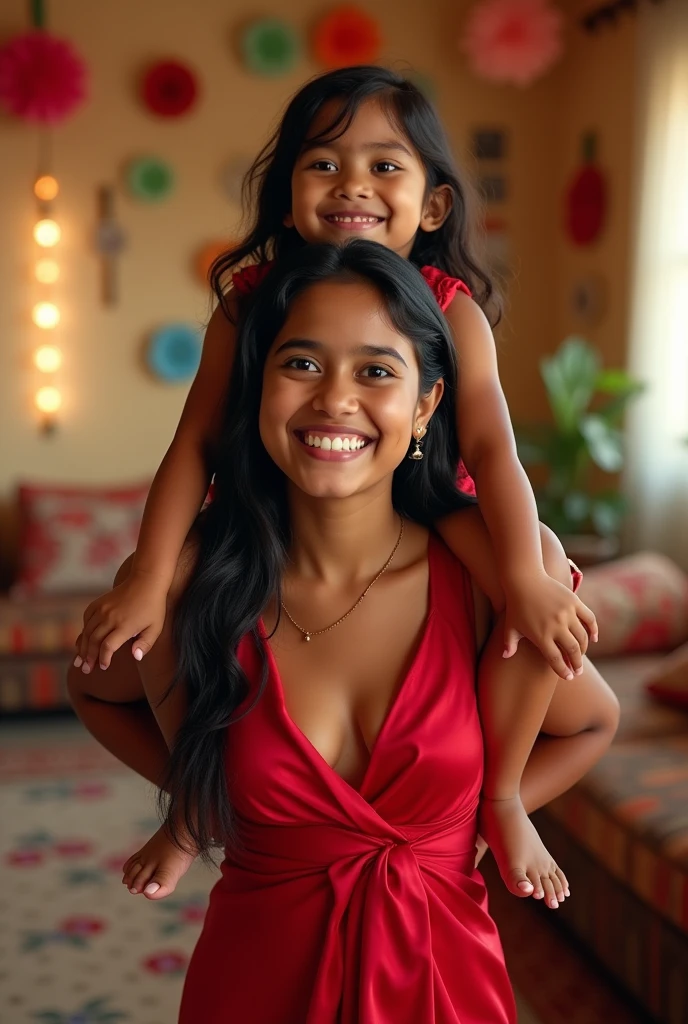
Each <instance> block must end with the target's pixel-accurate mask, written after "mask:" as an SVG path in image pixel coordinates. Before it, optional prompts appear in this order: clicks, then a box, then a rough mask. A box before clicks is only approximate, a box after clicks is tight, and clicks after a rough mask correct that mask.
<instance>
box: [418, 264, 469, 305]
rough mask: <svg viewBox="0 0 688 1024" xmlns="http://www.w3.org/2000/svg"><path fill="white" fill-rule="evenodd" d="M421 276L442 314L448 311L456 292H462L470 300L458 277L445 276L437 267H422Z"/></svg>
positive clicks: (464, 286)
mask: <svg viewBox="0 0 688 1024" xmlns="http://www.w3.org/2000/svg"><path fill="white" fill-rule="evenodd" d="M421 274H422V275H423V277H424V278H425V280H426V281H427V282H428V284H429V285H430V287H431V288H432V291H433V294H434V296H435V298H436V299H437V302H438V304H439V307H440V309H441V310H442V312H443V313H446V311H447V310H448V309H449V306H450V305H451V301H452V299H453V298H454V296H455V295H456V293H457V292H463V293H464V295H467V296H468V298H469V299H470V298H472V295H471V290H470V288H469V287H468V285H466V284H464V282H463V281H460V280H459V278H458V277H450V276H449V274H445V273H444V271H443V270H438V269H437V267H422V268H421Z"/></svg>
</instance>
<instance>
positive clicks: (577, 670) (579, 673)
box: [576, 667, 584, 676]
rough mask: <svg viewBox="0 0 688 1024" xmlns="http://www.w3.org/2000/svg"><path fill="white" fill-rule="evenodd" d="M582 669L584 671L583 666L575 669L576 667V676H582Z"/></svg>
mask: <svg viewBox="0 0 688 1024" xmlns="http://www.w3.org/2000/svg"><path fill="white" fill-rule="evenodd" d="M583 671H584V670H583V668H582V667H581V668H577V669H576V675H577V676H582V675H583Z"/></svg>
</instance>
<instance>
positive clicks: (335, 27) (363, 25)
mask: <svg viewBox="0 0 688 1024" xmlns="http://www.w3.org/2000/svg"><path fill="white" fill-rule="evenodd" d="M381 49H382V32H381V30H380V25H379V22H378V21H377V20H376V19H375V18H373V17H371V16H370V15H369V14H366V12H365V11H362V10H361V9H360V7H355V6H354V5H349V4H347V5H344V6H342V7H337V8H336V9H335V10H334V11H331V12H330V13H329V14H327V15H325V17H324V18H322V19H321V20H320V21H319V22H318V24H317V25H316V26H315V30H314V32H313V55H314V56H315V59H316V60H317V61H318V62H319V63H320V64H322V65H323V66H324V67H326V68H343V67H346V66H347V65H349V64H373V63H374V62H375V61H376V60H377V59H378V57H379V55H380V50H381Z"/></svg>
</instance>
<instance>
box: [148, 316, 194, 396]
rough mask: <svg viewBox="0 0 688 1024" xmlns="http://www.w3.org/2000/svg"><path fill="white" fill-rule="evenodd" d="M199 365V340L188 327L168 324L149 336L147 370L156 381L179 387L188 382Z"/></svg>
mask: <svg viewBox="0 0 688 1024" xmlns="http://www.w3.org/2000/svg"><path fill="white" fill-rule="evenodd" d="M200 361H201V339H200V336H199V333H198V330H197V329H196V328H195V327H192V326H191V325H190V324H167V325H166V326H164V327H160V328H158V330H157V331H154V332H153V334H152V335H151V338H150V341H149V343H148V351H147V353H146V362H147V363H148V369H149V370H150V371H151V373H153V374H154V375H155V376H156V377H157V378H158V380H161V381H165V382H166V383H168V384H181V383H183V382H184V381H187V380H191V378H192V377H193V375H194V374H195V373H196V370H197V369H198V365H199V363H200Z"/></svg>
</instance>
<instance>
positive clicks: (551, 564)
mask: <svg viewBox="0 0 688 1024" xmlns="http://www.w3.org/2000/svg"><path fill="white" fill-rule="evenodd" d="M540 543H541V544H542V561H543V564H544V566H545V569H546V571H547V575H548V576H551V577H552V579H555V580H558V581H559V583H563V584H564V585H565V586H567V587H569V588H570V589H573V582H572V579H571V565H570V563H569V560H568V558H567V557H566V552H565V551H564V549H563V547H562V545H561V541H560V540H559V538H558V537H557V535H556V533H555V532H554V531H553V530H550V528H549V526H545V524H544V523H540Z"/></svg>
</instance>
